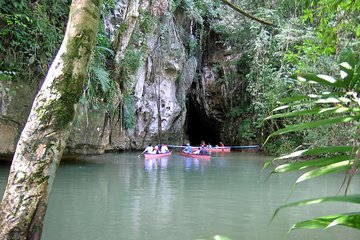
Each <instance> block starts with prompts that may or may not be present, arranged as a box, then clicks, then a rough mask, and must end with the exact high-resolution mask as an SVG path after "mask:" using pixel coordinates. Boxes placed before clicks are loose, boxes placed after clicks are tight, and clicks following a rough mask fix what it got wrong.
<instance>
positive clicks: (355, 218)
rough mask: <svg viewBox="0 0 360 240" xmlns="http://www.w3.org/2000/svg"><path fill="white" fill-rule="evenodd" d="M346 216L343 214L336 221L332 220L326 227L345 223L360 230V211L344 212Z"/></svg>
mask: <svg viewBox="0 0 360 240" xmlns="http://www.w3.org/2000/svg"><path fill="white" fill-rule="evenodd" d="M343 215H344V216H341V217H339V218H337V219H335V220H334V221H332V222H331V223H330V224H329V225H328V226H327V227H326V228H329V227H333V226H336V225H343V226H346V227H352V228H356V229H359V230H360V213H359V212H354V213H348V214H343Z"/></svg>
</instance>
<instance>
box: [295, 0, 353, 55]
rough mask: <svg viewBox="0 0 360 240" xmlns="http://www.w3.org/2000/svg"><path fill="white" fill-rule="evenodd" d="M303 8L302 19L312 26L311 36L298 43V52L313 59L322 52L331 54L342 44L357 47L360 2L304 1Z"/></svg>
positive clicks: (322, 53)
mask: <svg viewBox="0 0 360 240" xmlns="http://www.w3.org/2000/svg"><path fill="white" fill-rule="evenodd" d="M302 2H303V3H304V4H305V6H306V9H305V10H304V12H303V15H302V17H301V20H302V22H303V23H305V24H309V25H310V26H312V27H313V28H314V29H315V31H314V35H313V36H314V37H313V38H311V39H308V40H307V41H306V43H305V45H299V46H298V49H299V52H300V53H303V54H306V55H307V57H310V56H312V58H313V60H314V61H316V59H317V58H318V57H321V56H322V55H333V54H335V53H337V52H338V51H339V49H340V50H341V48H342V47H343V46H347V47H351V48H352V47H355V48H356V49H359V37H360V34H359V33H360V30H359V29H360V28H359V23H360V20H359V18H358V16H359V12H360V3H359V1H351V0H339V1H333V0H316V1H314V0H311V1H308V0H303V1H302Z"/></svg>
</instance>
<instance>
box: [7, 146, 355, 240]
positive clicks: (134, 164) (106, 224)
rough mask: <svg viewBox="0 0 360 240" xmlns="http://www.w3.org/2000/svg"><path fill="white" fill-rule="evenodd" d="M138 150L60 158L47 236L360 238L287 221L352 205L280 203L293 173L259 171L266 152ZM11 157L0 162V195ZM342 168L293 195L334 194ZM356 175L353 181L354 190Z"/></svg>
mask: <svg viewBox="0 0 360 240" xmlns="http://www.w3.org/2000/svg"><path fill="white" fill-rule="evenodd" d="M138 154H139V153H118V154H115V153H114V154H105V155H102V156H93V157H86V158H84V159H82V160H78V161H75V162H69V161H64V162H62V164H61V166H60V168H59V170H58V172H57V176H56V179H55V182H54V186H53V191H52V194H51V197H50V202H49V206H48V211H47V215H46V219H45V229H44V233H43V238H42V239H45V240H60V239H61V240H69V239H74V240H85V239H86V240H97V239H99V240H100V239H104V240H113V239H114V240H122V239H124V240H125V239H126V240H133V239H134V240H138V239H139V240H147V239H149V240H150V239H151V240H154V239H161V240H168V239H169V240H184V239H185V240H195V239H211V237H212V236H214V235H217V234H219V235H224V236H227V237H229V238H231V239H233V240H235V239H236V240H240V239H241V240H246V239H249V240H257V239H259V240H264V239H266V240H275V239H276V240H278V239H292V240H293V239H299V240H300V239H312V240H313V239H327V240H335V239H339V240H340V239H341V240H345V239H359V238H360V233H359V232H358V231H355V230H352V229H348V228H344V227H335V228H332V229H329V230H326V231H323V230H297V231H293V232H291V233H289V234H286V232H287V230H288V229H289V228H290V226H291V225H292V223H294V222H295V221H301V220H305V219H308V218H310V217H315V216H321V215H327V214H332V213H337V212H348V211H357V209H356V205H352V204H349V205H344V204H335V203H326V204H322V205H317V206H311V207H297V208H291V209H285V210H283V211H282V212H280V213H279V215H278V216H277V217H276V218H275V220H274V221H273V222H272V223H271V224H269V221H270V219H271V216H272V214H273V212H274V210H275V209H276V207H278V206H279V205H281V204H284V203H286V201H287V198H288V196H289V193H290V190H291V187H292V184H293V182H294V180H296V178H297V177H298V174H295V173H291V174H279V175H273V176H271V177H270V178H269V179H267V177H268V172H264V173H260V170H261V168H262V166H263V163H264V161H265V160H266V159H269V158H268V157H264V156H261V155H258V154H249V153H240V152H238V153H237V152H233V153H226V154H223V155H221V154H213V155H212V156H213V157H212V158H211V160H198V159H192V158H186V157H182V156H179V155H177V154H173V155H172V156H170V157H167V158H161V159H150V160H144V159H143V157H142V156H141V157H138ZM8 169H9V165H8V164H4V163H2V164H0V195H2V194H3V191H4V188H5V184H6V178H7V174H8V173H7V172H8ZM343 177H344V176H343V175H341V174H339V175H331V176H329V177H323V178H320V179H318V180H315V181H309V182H305V183H303V184H301V185H299V186H298V187H297V188H296V190H295V192H294V193H293V194H292V195H291V197H290V201H295V200H299V199H306V198H313V197H319V196H325V195H336V193H337V192H338V190H339V186H340V185H341V183H342V180H343ZM359 183H360V179H359V178H358V177H356V178H355V179H354V181H353V184H352V187H351V189H350V193H351V192H356V190H358V189H356V187H355V186H359Z"/></svg>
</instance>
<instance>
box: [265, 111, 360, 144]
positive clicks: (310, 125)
mask: <svg viewBox="0 0 360 240" xmlns="http://www.w3.org/2000/svg"><path fill="white" fill-rule="evenodd" d="M357 119H359V117H356V116H348V117H337V118H328V119H322V120H317V121H313V122H308V123H301V124H297V125H291V126H289V127H285V128H282V129H280V130H278V131H276V132H274V133H272V134H270V135H269V137H268V138H267V139H266V141H265V143H266V142H267V141H268V139H269V138H270V137H273V136H278V135H281V134H284V133H289V132H296V131H300V130H304V129H311V128H315V127H321V126H326V125H331V124H336V123H344V122H350V121H354V120H357ZM265 143H264V144H265Z"/></svg>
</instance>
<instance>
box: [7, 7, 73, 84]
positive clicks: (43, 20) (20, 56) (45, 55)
mask: <svg viewBox="0 0 360 240" xmlns="http://www.w3.org/2000/svg"><path fill="white" fill-rule="evenodd" d="M0 9H1V10H0V52H1V58H2V60H3V61H1V62H0V70H3V71H12V72H15V73H16V74H15V76H14V77H13V78H12V79H11V80H14V81H34V80H38V81H39V80H40V79H43V78H44V77H45V74H46V72H47V70H48V65H49V63H51V60H52V59H53V58H54V56H55V53H56V50H57V49H58V48H59V46H60V44H61V40H62V38H63V33H64V30H65V24H66V18H67V15H68V11H69V4H68V1H52V0H51V1H47V2H46V3H45V2H35V3H31V2H29V1H24V0H21V1H6V3H5V2H1V3H0Z"/></svg>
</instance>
